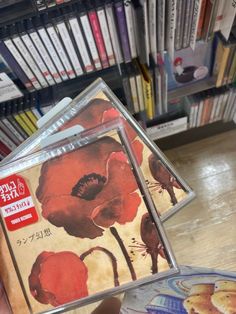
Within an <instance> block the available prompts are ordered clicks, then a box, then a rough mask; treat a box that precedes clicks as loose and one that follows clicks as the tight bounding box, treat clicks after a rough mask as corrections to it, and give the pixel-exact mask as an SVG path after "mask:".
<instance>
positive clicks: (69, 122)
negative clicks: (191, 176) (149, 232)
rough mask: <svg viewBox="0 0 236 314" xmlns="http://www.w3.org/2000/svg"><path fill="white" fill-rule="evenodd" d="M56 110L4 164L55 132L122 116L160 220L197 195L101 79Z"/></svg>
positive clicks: (33, 149)
mask: <svg viewBox="0 0 236 314" xmlns="http://www.w3.org/2000/svg"><path fill="white" fill-rule="evenodd" d="M53 110H54V109H52V111H51V113H50V119H49V120H48V121H47V122H46V123H45V124H44V126H42V127H41V128H40V130H38V131H37V132H36V133H35V134H34V135H33V136H31V137H30V138H29V139H28V140H26V141H25V142H24V143H23V144H22V145H20V146H19V147H18V148H17V149H16V150H15V151H14V152H13V153H11V154H10V155H9V156H7V157H6V158H5V159H4V161H3V162H4V163H5V162H8V161H10V160H14V159H17V158H20V157H22V156H25V155H27V154H28V153H30V152H32V151H36V150H37V149H38V148H39V144H40V142H41V141H42V140H43V139H45V138H47V137H48V136H50V135H51V134H53V133H55V132H58V131H60V130H63V129H65V128H68V127H71V126H73V125H76V124H79V125H81V126H82V127H83V128H85V129H87V128H92V127H96V126H98V125H100V124H102V123H104V122H105V121H109V120H112V119H114V118H115V117H117V116H120V117H122V119H123V120H124V123H125V129H126V132H127V134H128V137H129V139H130V141H131V145H132V147H133V149H134V151H136V150H139V149H142V154H141V155H140V162H139V164H140V168H141V171H142V172H143V175H144V178H145V180H146V183H147V185H148V188H149V191H150V194H151V197H152V199H153V202H154V204H155V206H156V208H157V211H158V213H159V215H160V217H161V220H162V221H164V220H166V219H167V218H168V217H170V216H171V215H172V214H173V213H175V212H176V211H177V210H179V209H180V208H181V207H183V206H184V205H185V204H186V203H188V202H189V201H190V200H192V199H193V197H194V196H195V194H194V192H193V191H192V190H191V188H190V187H189V186H188V184H187V183H186V182H185V181H184V180H183V179H182V178H181V177H180V176H179V175H178V174H177V172H176V171H175V169H174V167H173V166H172V165H171V163H170V162H169V161H168V160H167V159H166V157H165V156H164V154H163V153H162V152H161V151H160V150H159V149H158V147H157V146H156V145H155V143H154V142H152V141H151V140H150V139H149V138H148V137H147V135H146V133H145V132H144V131H143V129H142V128H141V127H140V125H139V124H138V123H137V121H135V119H134V118H133V117H132V115H131V114H130V113H129V112H128V111H127V110H126V108H125V107H124V106H123V105H122V103H121V102H120V101H119V100H118V98H117V97H116V96H115V95H114V94H113V92H112V91H111V90H110V89H109V87H108V86H107V85H106V83H105V82H104V81H103V80H102V79H97V80H96V81H95V82H94V83H93V84H91V85H90V86H89V87H88V88H87V89H85V90H84V92H82V93H81V94H80V95H78V96H77V97H76V98H75V99H74V100H73V101H72V102H70V103H69V104H68V105H67V106H66V107H65V108H64V109H63V110H61V111H60V112H56V113H55V115H54V116H53Z"/></svg>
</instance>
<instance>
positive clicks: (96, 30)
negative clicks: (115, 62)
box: [88, 11, 109, 68]
mask: <svg viewBox="0 0 236 314" xmlns="http://www.w3.org/2000/svg"><path fill="white" fill-rule="evenodd" d="M88 15H89V21H90V24H91V27H92V31H93V36H94V39H95V42H96V45H97V49H98V52H99V56H100V60H101V63H102V67H103V68H107V67H109V63H108V60H107V55H106V49H105V44H104V41H103V37H102V32H101V28H100V24H99V21H98V17H97V13H96V12H95V11H91V12H89V13H88Z"/></svg>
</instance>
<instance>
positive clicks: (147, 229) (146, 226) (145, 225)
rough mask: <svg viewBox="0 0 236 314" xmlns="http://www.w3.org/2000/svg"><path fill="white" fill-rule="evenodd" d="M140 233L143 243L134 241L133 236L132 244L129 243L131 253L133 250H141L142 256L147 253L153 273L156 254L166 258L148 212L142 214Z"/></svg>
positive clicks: (155, 269)
mask: <svg viewBox="0 0 236 314" xmlns="http://www.w3.org/2000/svg"><path fill="white" fill-rule="evenodd" d="M140 234H141V239H142V241H143V243H140V242H138V241H136V240H135V238H133V239H132V242H133V245H130V247H131V248H132V250H131V254H133V255H135V252H134V251H135V250H137V251H139V252H141V253H142V256H145V257H146V256H147V254H149V255H150V256H151V259H152V273H153V274H155V273H157V272H158V267H157V262H158V255H160V256H161V257H163V258H166V256H165V252H164V246H163V244H162V242H161V240H160V237H159V235H158V232H157V227H156V225H155V223H154V222H153V221H152V219H151V216H150V215H149V214H148V213H146V214H144V215H143V216H142V219H141V225H140Z"/></svg>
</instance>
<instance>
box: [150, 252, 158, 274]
mask: <svg viewBox="0 0 236 314" xmlns="http://www.w3.org/2000/svg"><path fill="white" fill-rule="evenodd" d="M150 255H151V259H152V274H156V273H157V272H158V268H157V255H158V253H156V252H155V253H150Z"/></svg>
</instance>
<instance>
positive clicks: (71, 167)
mask: <svg viewBox="0 0 236 314" xmlns="http://www.w3.org/2000/svg"><path fill="white" fill-rule="evenodd" d="M58 134H60V133H58ZM126 134H127V135H126ZM48 139H50V137H49V138H48ZM49 142H50V141H49ZM141 157H142V145H141V144H139V150H137V149H136V151H135V154H134V150H133V148H132V140H131V139H130V135H129V134H128V133H126V122H125V121H124V120H123V119H121V118H116V119H113V120H112V121H108V122H106V123H104V124H102V125H101V126H98V127H95V128H93V129H87V130H85V131H82V132H81V133H79V134H73V135H72V136H69V137H67V138H65V139H64V140H62V141H59V142H54V143H51V144H50V145H48V146H47V145H46V144H45V143H44V148H41V150H40V151H38V152H34V153H32V154H28V156H27V157H22V158H20V159H19V160H16V161H12V162H10V163H8V164H5V165H2V166H1V167H0V178H1V179H0V206H1V220H2V226H3V229H4V233H5V236H6V239H7V242H8V245H9V249H10V252H11V255H12V259H13V262H14V265H15V268H16V271H17V274H18V277H19V281H20V283H21V287H22V290H23V293H24V296H25V299H26V301H27V304H28V307H29V310H30V311H31V313H34V314H35V313H57V312H63V311H65V310H69V309H73V308H76V307H78V306H82V305H86V304H89V303H91V302H94V301H96V300H99V299H102V298H104V297H107V296H108V295H112V294H116V293H120V292H123V291H126V290H127V289H131V288H135V287H138V286H140V285H142V284H144V283H148V282H152V281H154V280H156V279H158V278H163V277H166V276H169V275H172V274H174V273H176V272H178V268H177V266H176V262H175V259H174V257H173V254H172V252H171V249H170V246H169V244H168V241H167V238H166V236H165V233H164V231H163V228H162V226H161V223H160V220H159V217H158V215H157V212H156V208H155V205H154V204H153V201H152V198H151V197H150V194H149V189H148V188H147V186H146V182H145V179H144V177H143V173H142V171H141V170H140V167H139V164H140V159H141Z"/></svg>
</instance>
